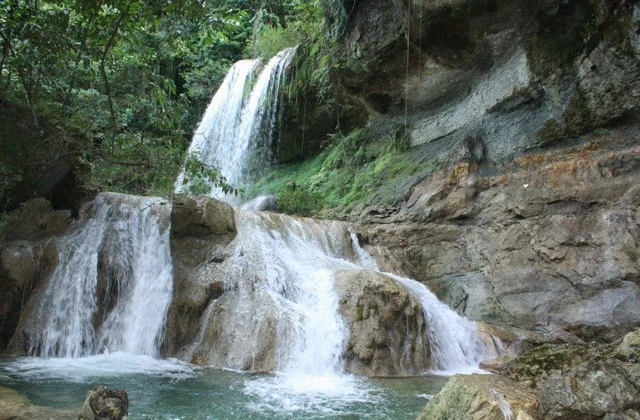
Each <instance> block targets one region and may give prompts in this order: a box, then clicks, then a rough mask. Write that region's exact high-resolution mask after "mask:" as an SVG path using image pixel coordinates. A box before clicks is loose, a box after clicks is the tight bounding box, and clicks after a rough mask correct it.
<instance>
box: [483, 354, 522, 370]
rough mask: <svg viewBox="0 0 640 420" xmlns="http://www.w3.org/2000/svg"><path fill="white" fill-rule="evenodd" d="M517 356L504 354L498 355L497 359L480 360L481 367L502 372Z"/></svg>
mask: <svg viewBox="0 0 640 420" xmlns="http://www.w3.org/2000/svg"><path fill="white" fill-rule="evenodd" d="M515 358H516V356H513V355H509V354H507V355H504V356H500V357H497V358H495V359H490V360H484V361H482V362H480V365H479V367H480V369H482V370H486V371H487V372H491V373H501V372H502V371H503V370H504V368H505V366H506V365H507V364H508V363H509V362H512V361H513V360H514V359H515Z"/></svg>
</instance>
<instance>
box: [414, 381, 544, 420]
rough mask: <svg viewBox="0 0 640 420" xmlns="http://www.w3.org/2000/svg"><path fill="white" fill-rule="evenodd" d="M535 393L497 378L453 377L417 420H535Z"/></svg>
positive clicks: (514, 383)
mask: <svg viewBox="0 0 640 420" xmlns="http://www.w3.org/2000/svg"><path fill="white" fill-rule="evenodd" d="M537 418H538V416H537V399H536V396H535V393H534V392H533V391H532V390H530V389H528V388H526V387H523V386H521V385H519V384H517V383H516V382H513V381H511V380H509V379H506V378H503V377H500V376H496V375H477V374H476V375H455V376H454V377H452V378H451V379H450V380H449V382H447V384H446V385H445V387H444V388H443V389H442V390H441V391H440V392H439V393H438V394H437V395H436V396H435V397H434V398H433V399H432V400H431V401H429V402H428V403H427V405H426V407H425V408H424V410H423V411H422V413H421V414H420V416H419V417H418V419H419V420H432V419H458V420H476V419H483V420H504V419H520V420H532V419H537Z"/></svg>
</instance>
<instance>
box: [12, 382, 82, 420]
mask: <svg viewBox="0 0 640 420" xmlns="http://www.w3.org/2000/svg"><path fill="white" fill-rule="evenodd" d="M77 418H78V415H77V413H76V412H75V411H68V410H58V409H54V408H48V407H40V406H37V405H33V404H32V403H31V402H30V401H29V400H28V399H27V398H26V397H24V396H22V395H20V394H19V393H17V392H16V391H14V390H12V389H9V388H4V387H2V386H0V420H45V419H46V420H49V419H53V420H63V419H64V420H71V419H74V420H75V419H77Z"/></svg>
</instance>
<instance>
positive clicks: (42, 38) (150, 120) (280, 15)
mask: <svg viewBox="0 0 640 420" xmlns="http://www.w3.org/2000/svg"><path fill="white" fill-rule="evenodd" d="M321 11H322V8H321V3H320V2H319V1H311V2H306V1H302V0H287V1H275V0H249V1H243V0H215V1H212V2H188V1H184V0H170V1H164V0H163V1H160V0H151V1H145V2H143V1H141V0H80V1H76V0H7V1H5V2H2V3H0V108H1V109H2V111H3V112H2V114H3V117H2V121H0V123H1V126H2V127H0V147H1V148H2V150H3V154H2V156H0V179H1V181H0V209H2V206H4V205H6V203H7V202H8V201H9V200H10V199H11V198H12V197H11V196H12V195H15V192H16V190H18V189H20V188H22V189H24V188H26V187H25V185H26V184H25V181H28V180H31V179H34V178H36V177H37V176H40V175H42V174H43V173H44V172H45V170H46V168H47V167H49V166H50V165H51V163H52V162H56V161H57V160H58V159H62V158H64V157H68V156H72V157H73V158H74V162H75V163H74V165H76V167H80V168H82V170H78V171H76V172H77V174H78V175H79V176H80V177H81V181H82V183H83V184H84V185H85V186H86V187H88V188H90V189H97V190H111V191H120V192H128V193H135V194H167V193H169V192H170V191H171V189H172V186H173V182H174V180H175V177H176V175H177V173H178V171H179V169H180V167H181V165H182V164H183V162H184V157H185V151H186V147H187V145H188V143H189V140H190V138H191V134H192V130H193V129H194V127H195V126H196V123H197V121H198V119H199V118H200V116H201V114H202V112H203V110H204V108H205V106H206V104H207V102H208V101H209V100H210V98H211V96H212V94H213V93H214V91H215V90H216V88H217V87H218V85H219V83H220V82H221V80H222V78H223V77H224V75H225V73H226V72H227V70H228V68H229V67H230V66H231V64H232V63H233V62H234V61H236V60H238V59H240V58H243V57H245V56H247V55H261V56H269V55H273V54H274V52H275V50H276V49H278V48H281V47H282V46H290V45H295V44H298V43H301V42H303V41H304V40H309V39H315V40H318V39H322V36H321V35H322V13H321ZM276 41H277V42H276Z"/></svg>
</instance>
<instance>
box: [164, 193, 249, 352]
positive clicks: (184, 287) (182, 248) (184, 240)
mask: <svg viewBox="0 0 640 420" xmlns="http://www.w3.org/2000/svg"><path fill="white" fill-rule="evenodd" d="M235 236H236V228H235V220H234V210H233V207H231V206H230V205H228V204H226V203H223V202H221V201H218V200H215V199H213V198H209V197H198V198H192V197H187V196H177V197H176V198H175V199H174V204H173V210H172V213H171V257H172V259H173V276H174V296H173V300H172V302H171V306H170V307H169V313H168V315H167V331H166V334H165V341H164V344H163V349H164V353H165V355H166V356H172V357H175V356H179V357H184V355H185V354H186V353H185V352H186V351H187V348H186V346H187V344H188V343H191V342H193V340H194V339H195V336H196V334H197V331H198V330H199V329H200V322H201V318H202V315H203V313H204V311H205V309H206V308H207V306H208V305H209V304H210V303H211V301H212V300H213V299H216V298H218V297H220V296H221V295H222V293H223V292H224V289H225V286H224V282H225V267H224V264H223V263H224V261H225V260H227V259H228V258H229V256H230V255H232V254H233V249H234V244H233V240H234V238H235Z"/></svg>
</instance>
